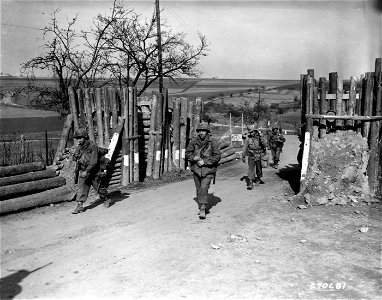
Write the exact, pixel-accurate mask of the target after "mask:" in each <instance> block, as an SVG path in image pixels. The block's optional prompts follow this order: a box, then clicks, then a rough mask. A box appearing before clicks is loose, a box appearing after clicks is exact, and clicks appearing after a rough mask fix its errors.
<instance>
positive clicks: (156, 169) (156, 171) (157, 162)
mask: <svg viewBox="0 0 382 300" xmlns="http://www.w3.org/2000/svg"><path fill="white" fill-rule="evenodd" d="M162 104H163V95H158V101H157V109H156V111H155V115H156V116H155V120H156V122H155V123H156V124H155V131H157V132H158V133H159V134H157V135H156V136H155V150H154V153H155V159H154V166H153V178H154V179H158V178H160V177H161V169H160V167H161V158H162V153H161V150H162V121H163V120H162V107H163V106H162Z"/></svg>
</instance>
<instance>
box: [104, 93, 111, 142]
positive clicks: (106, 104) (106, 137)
mask: <svg viewBox="0 0 382 300" xmlns="http://www.w3.org/2000/svg"><path fill="white" fill-rule="evenodd" d="M102 95H103V110H104V113H103V121H104V123H103V124H104V126H103V127H104V131H105V132H104V146H105V147H109V143H110V105H109V103H110V101H109V93H108V91H107V87H104V88H103V89H102Z"/></svg>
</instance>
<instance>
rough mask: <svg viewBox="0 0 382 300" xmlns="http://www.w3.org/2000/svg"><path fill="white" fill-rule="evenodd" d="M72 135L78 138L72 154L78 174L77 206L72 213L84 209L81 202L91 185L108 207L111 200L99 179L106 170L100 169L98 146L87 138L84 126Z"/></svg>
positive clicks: (83, 201) (86, 195)
mask: <svg viewBox="0 0 382 300" xmlns="http://www.w3.org/2000/svg"><path fill="white" fill-rule="evenodd" d="M73 137H74V138H75V139H77V140H78V151H77V152H76V153H75V154H74V155H73V156H74V159H75V160H77V168H78V172H79V174H78V175H79V176H78V191H77V197H76V199H77V207H76V208H75V209H74V210H73V211H72V213H73V214H78V213H81V212H84V211H85V208H84V207H83V204H84V203H85V201H86V200H87V198H88V195H89V190H90V186H93V188H94V189H95V190H96V191H97V192H98V194H99V196H100V199H101V200H102V201H103V203H104V207H106V208H108V207H110V205H111V201H110V199H109V197H108V192H107V190H106V188H105V187H103V186H102V180H101V179H102V177H103V176H104V175H105V172H104V171H106V170H103V171H101V168H100V159H99V149H98V146H97V145H96V144H95V143H94V142H92V141H90V140H89V135H88V133H87V131H86V129H85V128H80V129H78V130H76V131H75V132H74V136H73ZM102 163H104V162H102Z"/></svg>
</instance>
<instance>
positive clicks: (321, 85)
mask: <svg viewBox="0 0 382 300" xmlns="http://www.w3.org/2000/svg"><path fill="white" fill-rule="evenodd" d="M319 93H320V114H322V115H324V114H326V112H327V111H328V105H327V101H326V78H325V77H320V79H319ZM325 135H326V120H325V119H321V120H320V138H323V137H324V136H325Z"/></svg>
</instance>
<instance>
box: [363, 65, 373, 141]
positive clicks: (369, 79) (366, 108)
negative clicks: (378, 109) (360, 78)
mask: <svg viewBox="0 0 382 300" xmlns="http://www.w3.org/2000/svg"><path fill="white" fill-rule="evenodd" d="M365 75H366V76H365V79H366V86H365V101H364V103H363V115H364V116H371V115H372V112H373V87H374V73H373V72H367V73H366V74H365ZM369 131H370V123H369V122H364V123H363V126H362V136H363V137H366V138H368V137H369Z"/></svg>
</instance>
